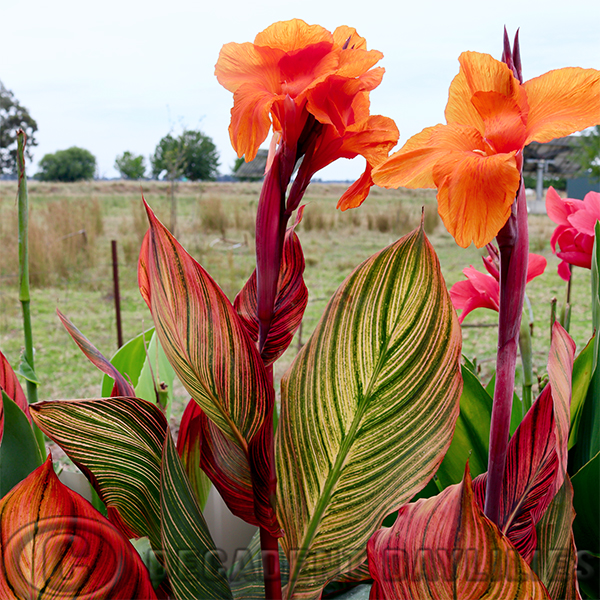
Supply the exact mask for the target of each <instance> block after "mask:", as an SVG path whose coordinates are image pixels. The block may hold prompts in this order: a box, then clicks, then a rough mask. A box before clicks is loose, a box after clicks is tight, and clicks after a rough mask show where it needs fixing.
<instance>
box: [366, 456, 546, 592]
mask: <svg viewBox="0 0 600 600" xmlns="http://www.w3.org/2000/svg"><path fill="white" fill-rule="evenodd" d="M367 550H368V556H369V568H370V570H371V575H372V576H373V579H374V580H375V585H374V586H373V588H372V589H371V596H370V597H371V598H372V599H375V598H376V599H378V600H387V599H390V600H392V599H393V600H403V599H409V598H410V599H412V598H419V600H427V599H432V600H433V599H436V600H438V599H440V598H461V599H469V598H478V599H479V600H498V599H499V598H502V600H508V599H514V600H521V599H523V600H525V599H527V600H531V599H534V598H549V596H548V593H547V592H546V589H545V587H544V586H543V584H542V583H541V582H540V581H539V579H538V578H537V576H536V575H535V574H534V573H533V571H531V569H530V568H529V567H528V565H527V564H526V563H525V561H524V560H523V559H522V558H521V556H520V555H519V553H518V552H517V551H516V550H515V549H514V548H513V547H512V546H511V544H510V543H509V542H508V540H507V539H506V538H505V537H504V536H503V535H502V534H501V533H500V532H499V531H498V529H497V527H496V526H495V525H494V524H493V523H492V522H491V521H489V520H488V519H487V518H486V517H485V515H484V514H483V511H482V510H481V509H480V508H479V507H478V506H477V503H476V502H475V499H474V497H473V490H472V487H471V477H470V475H469V469H468V466H467V469H466V471H465V477H464V479H463V481H462V483H459V484H457V485H452V486H449V487H447V488H446V489H445V490H444V491H443V492H442V493H441V494H439V495H437V496H434V497H433V498H427V499H426V500H418V501H417V502H415V503H413V504H405V505H404V506H402V507H401V508H400V510H399V511H398V518H397V519H396V522H395V523H394V525H393V526H392V527H391V528H390V529H380V530H379V531H378V532H377V533H375V535H374V536H373V537H372V538H371V539H370V540H369V543H368V547H367Z"/></svg>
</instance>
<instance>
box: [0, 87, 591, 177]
mask: <svg viewBox="0 0 600 600" xmlns="http://www.w3.org/2000/svg"><path fill="white" fill-rule="evenodd" d="M18 129H23V130H24V131H25V134H26V136H27V140H28V141H27V149H26V158H27V159H28V160H31V159H32V155H31V149H32V148H33V147H34V146H36V145H37V140H36V137H35V136H36V132H37V130H38V126H37V123H36V121H35V120H34V119H33V118H32V117H31V115H30V114H29V111H28V110H27V108H25V107H24V106H22V105H21V104H20V103H19V101H18V100H17V99H16V98H15V97H14V94H13V93H12V92H11V91H10V90H8V89H6V88H5V87H4V85H3V84H2V82H1V81H0V175H3V174H14V173H16V172H17V130H18ZM578 139H579V144H578V148H577V151H576V153H575V160H576V161H577V162H578V163H579V164H580V165H581V171H580V174H581V175H586V174H587V175H588V176H589V177H590V178H591V179H592V180H594V181H600V125H597V126H595V127H592V128H591V129H589V130H588V131H586V132H585V133H584V134H583V135H582V136H580V137H579V138H578ZM242 161H243V158H242V159H238V160H237V161H236V163H235V165H234V167H233V172H235V171H237V168H238V167H239V165H240V164H241V162H242ZM114 166H115V168H116V169H117V171H118V172H119V174H120V175H121V177H122V178H123V179H142V178H144V177H146V176H150V177H153V178H164V179H167V180H169V181H175V180H178V179H181V178H184V177H185V178H186V179H189V180H191V181H198V180H203V181H211V180H214V179H216V177H217V175H218V167H219V153H218V151H217V148H216V146H215V144H214V143H213V141H212V139H211V138H210V137H209V136H207V135H205V134H204V133H202V132H201V131H199V130H193V129H184V130H183V132H182V133H181V134H180V135H178V136H175V135H173V134H171V133H169V134H167V135H166V136H164V137H163V138H162V139H161V140H160V141H159V142H158V144H157V146H156V148H155V150H154V154H152V155H151V156H150V159H149V165H147V164H146V159H145V158H144V156H143V155H141V154H134V153H133V152H129V151H125V152H123V153H122V154H120V155H119V156H117V157H116V160H115V165H114ZM96 169H97V163H96V157H95V156H94V155H93V154H92V153H91V152H90V151H89V150H86V149H84V148H78V147H77V146H73V147H71V148H67V149H66V150H58V151H57V152H54V153H51V154H45V155H44V156H43V158H42V159H41V160H40V162H39V171H38V173H37V174H36V175H35V176H34V177H35V178H36V179H39V180H41V181H78V180H82V179H92V178H93V177H94V175H95V173H96Z"/></svg>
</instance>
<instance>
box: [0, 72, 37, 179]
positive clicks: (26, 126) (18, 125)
mask: <svg viewBox="0 0 600 600" xmlns="http://www.w3.org/2000/svg"><path fill="white" fill-rule="evenodd" d="M37 128H38V127H37V123H36V122H35V121H34V120H33V118H32V117H31V115H30V114H29V111H28V110H27V109H26V108H25V107H24V106H21V105H20V104H19V101H18V100H16V99H15V97H14V94H13V93H12V92H11V91H10V90H7V89H6V88H5V87H4V85H3V84H2V82H1V81H0V175H1V174H2V173H16V172H17V130H18V129H22V130H23V131H24V132H25V135H26V136H27V146H26V147H25V156H26V157H27V158H28V159H29V160H31V148H32V146H37V142H36V140H35V132H36V131H37Z"/></svg>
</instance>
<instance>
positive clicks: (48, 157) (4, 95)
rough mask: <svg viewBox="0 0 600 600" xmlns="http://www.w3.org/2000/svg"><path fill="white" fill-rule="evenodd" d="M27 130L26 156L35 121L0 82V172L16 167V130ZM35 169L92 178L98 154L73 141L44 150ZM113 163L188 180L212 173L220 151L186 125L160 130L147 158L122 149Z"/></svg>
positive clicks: (125, 171)
mask: <svg viewBox="0 0 600 600" xmlns="http://www.w3.org/2000/svg"><path fill="white" fill-rule="evenodd" d="M19 129H23V130H24V131H25V134H26V136H27V155H26V158H27V159H28V160H31V159H32V156H31V149H32V148H33V147H34V146H36V145H37V140H36V132H37V130H38V126H37V123H36V121H35V120H34V119H33V118H32V117H31V115H30V114H29V111H28V110H27V108H25V107H24V106H22V105H21V104H20V103H19V101H18V100H17V99H16V98H15V97H14V94H13V93H12V92H11V91H10V90H8V89H6V88H5V87H4V85H3V84H2V82H0V175H3V174H8V175H11V174H15V173H16V172H17V130H19ZM38 166H39V171H38V172H37V173H36V174H35V175H34V177H35V179H39V180H40V181H66V182H71V181H80V180H83V179H92V178H93V177H94V175H95V174H96V169H97V162H96V157H95V156H94V155H93V154H92V153H91V152H90V151H89V150H86V149H85V148H79V147H77V146H72V147H71V148H67V149H66V150H58V151H57V152H53V153H50V154H45V155H44V156H43V157H42V159H41V160H40V162H39V165H38ZM114 166H115V168H116V169H117V171H118V172H119V174H120V175H121V177H122V178H123V179H142V178H144V177H146V176H147V175H148V176H150V177H153V178H165V179H168V180H170V181H174V180H177V179H181V178H186V179H189V180H191V181H199V180H202V181H211V180H214V179H216V177H217V175H218V167H219V153H218V151H217V148H216V146H215V144H214V143H213V141H212V139H211V138H210V137H209V136H207V135H205V134H204V133H202V132H201V131H198V130H193V129H185V128H184V130H183V132H182V133H181V134H180V135H173V134H172V133H169V134H167V135H166V136H164V137H163V138H162V139H161V140H160V141H159V142H158V144H157V146H156V148H155V150H154V153H153V154H152V155H151V156H150V159H149V168H148V166H147V165H146V159H145V158H144V156H143V155H141V154H135V153H133V152H129V151H125V152H123V153H122V154H120V155H119V156H117V157H116V160H115V164H114Z"/></svg>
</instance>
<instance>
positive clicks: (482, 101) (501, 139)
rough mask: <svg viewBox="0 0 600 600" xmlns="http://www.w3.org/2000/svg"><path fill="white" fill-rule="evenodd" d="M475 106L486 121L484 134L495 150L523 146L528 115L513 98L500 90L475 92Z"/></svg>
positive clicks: (517, 148)
mask: <svg viewBox="0 0 600 600" xmlns="http://www.w3.org/2000/svg"><path fill="white" fill-rule="evenodd" d="M472 103H473V106H474V107H475V108H476V110H477V112H478V113H479V114H480V115H481V117H482V118H483V122H484V129H485V132H484V136H485V139H486V141H487V142H488V143H489V144H490V146H491V147H492V149H493V151H494V152H512V151H513V150H515V151H517V150H520V149H521V148H523V144H524V143H525V137H526V128H525V123H524V117H525V116H526V115H525V114H524V113H523V112H522V111H521V109H520V107H519V106H518V105H517V103H516V102H515V100H514V99H513V98H510V97H508V96H504V95H503V94H500V93H498V92H475V94H473V98H472Z"/></svg>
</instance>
